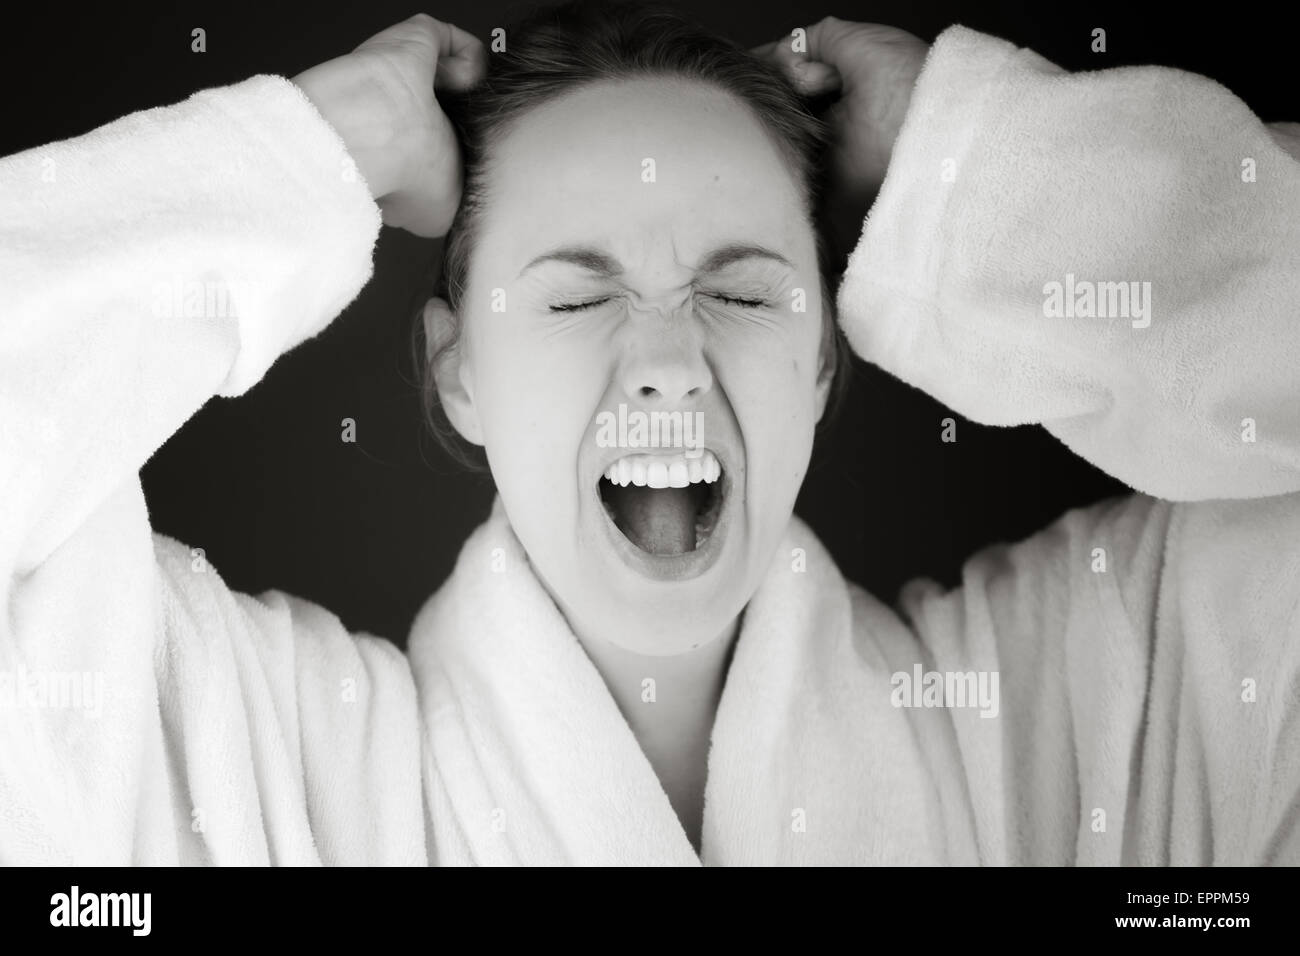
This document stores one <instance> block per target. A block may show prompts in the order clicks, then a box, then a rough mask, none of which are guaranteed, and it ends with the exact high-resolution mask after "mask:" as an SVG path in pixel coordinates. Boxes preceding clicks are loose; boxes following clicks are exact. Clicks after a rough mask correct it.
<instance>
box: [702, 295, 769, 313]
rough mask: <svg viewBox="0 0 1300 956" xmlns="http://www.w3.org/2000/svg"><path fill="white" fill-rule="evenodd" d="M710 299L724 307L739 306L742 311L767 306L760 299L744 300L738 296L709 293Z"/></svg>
mask: <svg viewBox="0 0 1300 956" xmlns="http://www.w3.org/2000/svg"><path fill="white" fill-rule="evenodd" d="M710 298H713V299H717V300H718V301H719V302H722V303H724V304H726V305H734V306H739V307H740V308H742V309H757V308H759V307H760V306H764V305H767V303H766V302H765V301H764V300H762V299H745V298H741V297H740V296H734V295H722V294H721V293H718V292H714V293H711V294H710Z"/></svg>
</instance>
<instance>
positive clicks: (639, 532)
mask: <svg viewBox="0 0 1300 956" xmlns="http://www.w3.org/2000/svg"><path fill="white" fill-rule="evenodd" d="M610 504H611V505H612V506H613V508H614V515H615V523H616V524H617V525H618V529H619V530H620V531H622V532H623V534H625V535H626V536H627V538H628V540H629V541H631V542H632V543H633V544H635V545H636V546H637V547H638V548H640V549H641V550H642V551H648V552H650V553H651V554H684V553H685V552H687V551H694V550H695V511H696V496H695V494H694V492H692V491H691V489H690V488H644V487H640V486H638V485H628V486H627V487H626V488H620V487H618V486H617V485H616V486H614V487H613V488H612V489H611V494H610Z"/></svg>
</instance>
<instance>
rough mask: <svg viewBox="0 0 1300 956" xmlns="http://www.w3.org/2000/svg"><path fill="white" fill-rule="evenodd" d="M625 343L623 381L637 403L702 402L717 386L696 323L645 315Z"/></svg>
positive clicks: (670, 403) (630, 395)
mask: <svg viewBox="0 0 1300 956" xmlns="http://www.w3.org/2000/svg"><path fill="white" fill-rule="evenodd" d="M634 324H635V325H636V326H637V327H636V328H635V329H634V330H630V334H629V335H628V337H627V339H626V341H625V342H624V344H623V356H622V360H621V363H620V367H619V383H620V385H621V386H622V389H623V391H624V393H625V394H626V395H627V396H628V397H629V398H630V399H634V400H635V401H637V402H640V403H642V404H648V405H662V406H667V407H672V406H676V405H681V404H685V403H687V402H691V401H698V400H699V399H701V398H702V397H703V396H704V395H705V394H706V393H707V392H708V391H709V389H711V388H712V387H713V371H712V370H711V369H710V368H709V363H708V362H707V361H706V360H705V357H704V348H703V342H702V341H701V338H700V334H699V330H698V329H696V328H695V323H694V322H691V321H689V320H683V319H682V318H664V317H662V316H655V317H653V318H651V317H642V319H641V320H640V321H639V322H636V323H634Z"/></svg>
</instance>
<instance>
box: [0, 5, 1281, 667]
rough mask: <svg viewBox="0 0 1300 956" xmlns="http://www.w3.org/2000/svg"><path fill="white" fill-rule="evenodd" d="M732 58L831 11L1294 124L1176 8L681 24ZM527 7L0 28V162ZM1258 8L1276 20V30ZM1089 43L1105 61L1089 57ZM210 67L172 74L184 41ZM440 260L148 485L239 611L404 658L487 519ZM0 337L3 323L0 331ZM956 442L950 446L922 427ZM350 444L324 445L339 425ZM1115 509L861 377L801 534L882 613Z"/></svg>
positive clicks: (825, 446)
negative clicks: (425, 341) (260, 595)
mask: <svg viewBox="0 0 1300 956" xmlns="http://www.w3.org/2000/svg"><path fill="white" fill-rule="evenodd" d="M678 6H681V7H684V8H686V9H688V10H689V12H691V13H692V15H693V16H694V17H695V18H696V19H697V20H698V21H700V22H701V23H703V24H704V25H706V26H709V27H712V28H714V29H716V30H718V31H719V32H721V33H723V34H725V35H727V36H730V37H732V38H734V39H736V40H738V41H740V42H741V43H743V44H744V45H746V46H751V45H755V44H758V43H761V42H765V41H767V40H771V39H775V38H776V37H778V36H782V35H788V32H789V30H790V29H791V28H793V27H795V26H801V25H808V24H810V23H812V22H815V21H816V20H818V19H820V18H821V17H822V16H824V15H826V14H828V13H831V14H834V15H836V16H839V17H842V18H844V19H850V20H863V21H873V22H881V23H889V24H892V25H895V26H899V27H902V28H904V29H907V30H909V31H911V32H913V33H915V34H917V35H918V36H920V37H922V38H924V39H925V40H927V41H929V40H933V39H934V37H935V36H936V35H937V34H938V33H939V32H940V31H941V30H942V29H943V28H944V27H946V26H948V25H949V24H951V23H954V22H959V23H964V24H965V25H967V26H970V27H973V28H975V29H979V30H982V31H984V32H987V33H992V34H995V35H998V36H1001V37H1005V38H1006V39H1009V40H1012V41H1014V42H1016V43H1017V44H1019V45H1022V46H1028V47H1030V48H1031V49H1033V50H1035V51H1037V52H1038V53H1041V54H1042V55H1044V56H1046V57H1047V58H1048V59H1050V60H1053V61H1055V62H1056V63H1059V64H1061V65H1062V66H1065V67H1067V68H1069V69H1073V70H1080V69H1100V68H1107V67H1114V66H1122V65H1132V64H1147V63H1156V64H1163V65H1167V66H1176V67H1180V68H1182V69H1187V70H1192V71H1195V72H1197V73H1202V74H1204V75H1207V76H1211V77H1213V78H1215V79H1217V80H1218V81H1220V82H1221V83H1223V84H1224V85H1225V86H1227V87H1228V88H1229V89H1231V90H1232V91H1233V92H1234V93H1236V94H1237V95H1238V96H1240V97H1241V98H1242V99H1243V100H1245V102H1246V103H1247V104H1249V105H1250V106H1251V107H1252V108H1253V109H1254V110H1255V112H1256V113H1258V114H1259V115H1260V116H1261V118H1263V119H1264V120H1267V121H1273V120H1279V119H1291V120H1295V119H1300V108H1297V105H1296V102H1295V97H1296V92H1297V89H1298V88H1300V83H1298V82H1297V80H1296V75H1295V66H1294V49H1295V40H1294V32H1293V26H1292V25H1291V24H1290V22H1288V20H1283V19H1278V15H1277V14H1274V13H1272V12H1266V8H1264V7H1260V6H1256V5H1248V6H1247V5H1242V6H1240V7H1238V6H1233V5H1227V6H1225V5H1216V6H1214V7H1212V8H1211V7H1203V8H1195V7H1190V6H1184V7H1182V8H1178V7H1170V8H1167V9H1162V8H1156V7H1152V8H1136V9H1135V8H1134V7H1133V6H1131V5H1125V6H1114V7H1110V6H1108V5H1105V4H1096V3H1089V4H1086V5H1079V4H1073V5H1070V6H1069V7H1066V8H1059V7H1056V6H1055V5H1052V6H1048V5H1043V6H1037V5H1031V4H1021V3H994V4H981V5H980V6H978V7H976V6H972V7H969V8H967V7H965V6H963V5H961V4H956V3H939V2H936V3H894V2H887V3H870V4H866V3H854V2H847V3H838V4H827V3H813V4H808V5H804V6H799V5H795V4H793V3H790V2H781V0H761V2H754V0H727V2H724V0H709V2H701V3H695V4H678ZM522 8H523V5H521V4H517V3H512V4H505V3H499V2H495V0H473V2H466V0H455V2H448V3H441V4H436V5H429V6H423V7H422V6H420V5H418V4H414V3H410V2H389V0H370V2H367V3H357V4H350V5H347V6H346V7H335V6H330V5H326V4H302V3H296V4H285V5H277V6H275V7H273V8H261V7H241V6H238V5H232V4H213V3H184V4H176V5H173V4H167V5H164V4H161V3H140V4H134V5H132V6H130V7H127V6H123V5H117V4H113V5H104V6H101V7H97V8H88V9H86V10H77V9H75V8H74V7H70V6H68V5H66V4H45V5H43V6H41V5H38V6H36V7H35V8H34V9H33V8H32V7H28V8H27V9H25V10H23V11H22V12H21V13H19V14H15V13H14V12H11V11H5V12H4V13H3V14H0V155H8V154H10V153H13V152H17V151H18V150H21V149H26V148H29V147H33V146H38V145H41V144H43V143H46V142H50V141H53V140H57V139H63V138H66V137H70V136H75V135H78V134H80V133H83V132H86V131H87V130H90V129H92V128H94V127H96V126H98V125H101V124H103V123H105V122H108V121H110V120H113V119H116V118H117V117H119V116H121V115H123V114H125V113H128V112H131V111H134V110H139V109H143V108H146V107H152V106H160V105H166V104H170V103H174V102H176V101H178V100H181V99H183V98H184V97H186V96H187V95H188V94H190V93H192V92H194V91H195V90H198V89H201V88H204V87H210V86H217V85H223V84H227V83H234V82H237V81H239V80H242V79H245V78H246V77H248V76H251V75H253V74H256V73H279V74H283V75H286V76H293V75H294V74H296V73H298V72H300V71H302V70H304V69H306V68H307V67H309V66H312V65H313V64H315V63H318V62H321V61H323V60H326V59H329V58H331V57H333V56H336V55H339V54H341V53H344V52H346V51H348V50H349V49H351V48H352V47H354V46H356V45H357V44H358V43H360V42H361V41H362V40H364V39H365V38H366V37H368V36H370V35H371V34H373V33H376V32H378V31H379V30H381V29H383V28H384V27H386V26H388V25H390V24H392V23H395V22H397V21H398V20H401V19H403V18H405V17H407V16H409V15H411V14H412V13H415V12H419V11H420V10H425V11H427V12H429V13H431V14H433V15H434V16H436V17H439V18H440V19H444V20H450V21H451V22H453V23H455V24H457V25H458V26H460V27H462V28H464V29H466V30H468V31H470V32H471V33H474V34H475V35H477V36H479V37H480V38H482V39H484V40H486V39H487V37H488V35H489V33H490V31H491V30H492V28H493V27H496V26H506V25H508V23H509V21H510V20H511V19H512V17H511V15H510V14H511V12H512V11H517V10H520V9H522ZM1275 9H1277V8H1275ZM1098 26H1100V27H1104V28H1105V29H1106V31H1107V46H1108V52H1107V53H1106V54H1104V55H1098V54H1093V53H1092V52H1090V48H1089V47H1090V41H1091V30H1092V29H1093V28H1094V27H1098ZM194 27H203V28H204V29H205V30H206V31H207V52H206V53H203V54H195V53H192V52H190V30H191V29H193V28H194ZM437 253H438V244H437V243H435V242H432V241H428V240H422V239H417V238H415V237H413V236H410V235H408V234H406V233H403V232H398V231H396V230H392V229H387V228H385V229H384V231H383V234H382V236H381V237H380V240H379V244H378V248H377V250H376V255H375V275H374V278H373V279H372V280H371V282H370V284H369V285H368V286H367V287H366V289H365V290H364V291H363V292H362V294H361V296H360V298H358V299H357V301H356V302H354V303H353V304H352V305H351V306H350V307H349V308H348V309H347V310H346V311H345V312H344V313H343V314H342V316H341V317H340V318H339V320H338V321H336V322H334V323H333V324H332V325H331V326H330V327H329V328H328V329H327V330H326V331H325V332H324V333H322V334H321V335H320V336H319V337H317V338H316V339H314V340H312V341H310V342H308V343H306V344H304V345H303V346H301V347H300V348H298V349H297V350H295V351H294V352H292V353H291V354H289V355H287V356H285V357H284V358H282V359H281V360H280V361H279V362H278V363H277V364H276V365H275V366H274V367H273V368H272V370H271V372H270V373H269V374H268V375H267V377H266V378H265V379H264V380H263V381H262V382H261V383H260V384H259V385H257V386H256V387H255V388H254V389H253V390H252V391H251V392H250V393H249V394H248V395H246V396H244V397H242V398H240V399H238V400H233V401H232V400H224V399H216V400H213V401H212V402H210V403H209V404H208V405H207V406H206V407H205V408H204V409H203V410H202V411H201V412H200V413H199V414H198V415H196V416H195V417H194V418H193V419H192V420H191V421H190V422H189V423H188V424H187V425H186V426H185V427H184V428H183V429H182V430H181V431H180V432H178V433H177V434H176V435H175V436H174V437H173V438H172V439H171V440H170V441H169V442H168V443H167V444H166V445H165V446H164V447H163V448H162V449H161V450H160V451H159V452H158V453H157V454H156V455H155V456H154V458H153V459H152V460H151V461H150V462H149V463H148V465H147V466H146V467H145V469H144V485H145V491H146V493H147V496H148V500H149V507H150V512H151V516H152V520H153V524H154V528H155V529H156V530H158V531H161V532H163V533H166V534H169V535H172V536H174V537H176V538H179V539H181V540H182V541H185V542H186V543H188V544H191V545H193V546H195V547H202V548H204V549H206V552H207V555H208V557H209V559H210V560H211V561H212V562H213V563H214V564H215V566H216V567H217V569H218V570H219V571H220V572H221V574H222V575H223V577H224V578H225V580H226V581H227V583H228V584H229V585H230V586H232V587H234V588H236V589H238V590H243V591H250V592H254V593H255V592H258V591H261V590H264V589H267V588H279V589H282V590H285V591H289V592H291V593H295V594H299V595H302V596H303V597H306V598H309V599H311V600H314V601H317V602H320V603H322V604H324V605H326V606H327V607H329V608H330V609H331V610H333V611H334V612H335V613H337V614H338V615H339V616H340V617H341V618H342V620H343V622H344V623H345V624H346V625H347V626H348V627H350V628H352V629H355V630H366V631H370V632H372V633H377V634H382V635H384V636H386V637H389V638H392V639H394V640H396V641H397V642H398V643H402V644H404V642H405V637H406V632H407V629H408V627H409V625H410V621H411V619H412V617H413V615H414V614H415V612H416V610H417V609H418V608H419V606H420V605H421V604H422V603H423V601H424V600H425V599H426V598H427V597H428V596H429V595H430V594H431V593H432V592H433V591H434V590H435V589H436V588H437V587H438V585H439V584H440V583H441V582H442V581H443V579H444V578H445V577H446V576H447V574H448V573H449V571H450V569H451V566H452V563H453V562H454V560H455V557H456V554H457V552H458V551H459V548H460V545H461V542H463V541H464V539H465V537H466V536H467V535H468V533H469V532H470V531H471V530H472V529H473V528H474V527H475V526H476V525H477V524H478V523H479V522H480V521H482V520H483V518H484V517H486V515H487V512H488V509H489V506H490V503H491V500H492V496H493V490H492V485H491V482H490V479H488V478H487V477H484V476H475V475H470V474H466V473H464V472H462V471H461V470H459V469H458V467H457V466H456V465H455V464H453V463H452V461H451V460H450V459H448V458H447V457H446V455H445V454H444V453H443V452H442V451H441V450H440V449H439V448H438V446H437V445H436V443H435V442H434V441H433V440H432V438H431V437H430V436H429V435H428V434H427V433H426V431H425V427H424V424H423V421H422V418H421V411H420V406H419V401H418V398H417V394H416V391H415V388H414V384H413V382H414V377H413V367H412V363H411V359H410V354H411V348H410V333H411V327H412V322H413V317H414V309H415V306H416V303H417V302H418V299H419V296H420V293H421V291H422V290H423V289H424V287H425V283H426V282H427V280H428V278H429V276H430V272H431V270H432V269H433V267H434V264H435V263H436V262H437ZM2 319H3V317H0V320H2ZM949 415H952V417H954V418H956V419H957V422H958V424H957V438H958V440H957V442H956V443H954V444H945V443H942V442H941V441H940V421H941V419H943V418H944V417H946V416H949ZM343 418H353V419H355V420H356V422H357V441H356V443H355V444H346V443H344V442H342V441H341V440H340V434H341V428H340V421H341V420H342V419H343ZM1123 491H1124V488H1123V487H1122V486H1121V485H1119V484H1118V483H1117V482H1115V481H1113V480H1111V479H1110V478H1108V477H1106V476H1105V475H1103V474H1101V473H1100V472H1098V471H1097V470H1096V469H1094V468H1092V467H1091V466H1089V465H1088V464H1086V463H1085V462H1083V461H1081V460H1080V459H1078V458H1076V457H1074V456H1073V455H1072V454H1071V453H1070V452H1069V451H1068V450H1067V449H1065V448H1064V446H1062V445H1060V444H1059V443H1058V442H1057V441H1056V440H1055V439H1054V438H1052V437H1051V436H1050V435H1048V434H1047V433H1046V432H1044V431H1043V430H1042V429H1040V428H1037V427H1033V428H1017V429H995V428H984V427H981V426H978V425H974V424H972V423H969V422H966V421H964V420H963V419H961V417H960V416H957V415H956V414H955V413H952V412H950V411H949V410H947V409H946V408H944V407H943V406H942V405H940V404H938V403H936V402H934V401H933V400H931V399H929V398H928V397H926V396H925V395H923V394H921V393H919V392H917V391H915V390H913V389H911V388H909V387H907V386H905V385H903V384H901V383H899V382H898V381H896V380H894V379H891V378H890V377H889V376H887V375H885V374H884V373H883V372H880V371H879V370H877V369H874V368H870V367H867V366H865V365H863V364H862V363H857V364H856V366H855V368H854V370H853V388H852V391H851V393H850V394H849V396H848V401H847V402H846V404H845V406H844V408H843V409H842V411H841V414H840V417H839V418H838V420H837V423H836V425H835V427H834V429H833V430H832V431H830V432H829V433H828V434H827V435H826V438H825V440H824V441H823V442H822V445H821V449H820V451H819V453H818V457H817V458H816V459H815V460H814V465H813V469H812V471H811V473H810V474H809V476H808V479H807V481H806V483H805V485H804V488H803V493H802V495H801V496H800V500H799V504H798V509H797V510H798V512H799V514H801V515H802V516H803V517H804V518H805V519H806V520H808V522H809V523H810V524H811V525H812V527H813V528H814V530H815V531H816V532H817V534H818V535H819V536H820V537H821V539H822V540H823V541H824V542H825V543H826V544H827V546H828V547H829V548H830V549H831V551H832V552H833V553H834V555H835V557H836V558H837V560H838V561H839V563H840V566H841V567H842V568H843V570H844V572H845V574H846V575H847V576H848V577H850V578H852V579H854V580H856V581H858V582H860V583H862V584H863V585H865V586H866V587H867V588H868V589H870V590H871V591H873V592H874V593H875V594H877V595H879V596H880V597H882V598H884V599H886V600H892V599H893V598H894V596H895V594H896V592H897V590H898V588H899V586H900V585H901V584H902V583H903V582H904V581H906V580H908V579H909V578H912V577H915V576H917V575H927V576H930V577H935V578H937V579H939V580H942V581H945V582H947V583H955V582H956V580H957V578H958V575H959V572H960V567H961V563H962V561H963V560H964V559H965V558H966V557H968V556H969V555H970V554H971V553H972V552H973V551H975V550H976V549H977V548H979V547H981V546H983V545H986V544H989V543H991V542H995V541H1002V540H1016V539H1019V538H1021V537H1024V536H1025V535H1027V534H1030V533H1031V532H1033V531H1035V530H1037V529H1038V528H1040V527H1042V526H1044V525H1046V524H1047V523H1049V522H1050V521H1051V520H1053V519H1054V518H1056V517H1057V516H1059V515H1060V514H1061V513H1062V512H1063V511H1065V510H1067V509H1068V508H1071V507H1075V506H1079V505H1085V504H1090V503H1092V502H1094V501H1097V500H1098V499H1100V498H1103V497H1106V496H1109V495H1112V494H1115V493H1120V492H1123Z"/></svg>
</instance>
